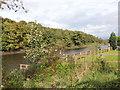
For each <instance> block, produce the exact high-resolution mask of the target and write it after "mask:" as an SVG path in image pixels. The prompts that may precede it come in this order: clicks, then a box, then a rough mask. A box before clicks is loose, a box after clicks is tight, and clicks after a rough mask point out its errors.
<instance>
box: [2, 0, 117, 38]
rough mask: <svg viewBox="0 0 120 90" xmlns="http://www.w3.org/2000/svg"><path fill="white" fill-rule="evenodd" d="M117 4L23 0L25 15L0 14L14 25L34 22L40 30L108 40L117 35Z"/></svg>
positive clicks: (88, 0) (110, 0)
mask: <svg viewBox="0 0 120 90" xmlns="http://www.w3.org/2000/svg"><path fill="white" fill-rule="evenodd" d="M118 1H119V0H23V2H24V6H25V7H26V8H27V9H29V11H28V13H25V12H24V11H22V10H21V11H18V12H14V11H10V10H8V9H7V8H6V9H4V10H1V11H0V16H2V17H4V18H10V19H12V20H15V21H20V20H25V21H27V22H28V21H35V20H36V21H37V22H38V23H40V24H42V25H43V26H47V27H52V28H60V29H69V30H78V31H84V32H85V33H88V34H92V35H94V36H97V37H99V38H103V39H108V38H109V34H110V33H111V32H115V33H116V34H118Z"/></svg>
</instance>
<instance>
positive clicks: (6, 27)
mask: <svg viewBox="0 0 120 90" xmlns="http://www.w3.org/2000/svg"><path fill="white" fill-rule="evenodd" d="M33 24H34V25H38V26H37V27H38V28H37V30H38V32H41V33H42V39H43V40H44V41H45V43H46V44H47V46H51V45H52V46H53V45H56V46H59V47H71V46H81V45H85V44H89V43H102V42H103V40H102V39H99V38H97V37H94V36H93V35H90V34H86V33H84V32H81V31H70V30H62V29H55V28H49V27H43V26H42V25H41V24H37V23H35V22H28V23H27V22H25V21H20V22H15V21H13V20H10V19H7V18H2V45H3V51H16V50H21V49H24V48H26V47H29V45H28V43H27V36H28V35H29V34H30V31H31V29H32V28H33Z"/></svg>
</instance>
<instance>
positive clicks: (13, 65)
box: [2, 45, 109, 73]
mask: <svg viewBox="0 0 120 90" xmlns="http://www.w3.org/2000/svg"><path fill="white" fill-rule="evenodd" d="M108 46H109V45H101V46H100V47H101V48H102V49H104V48H107V47H108ZM89 49H90V47H86V48H82V49H72V50H65V51H64V52H62V54H61V56H64V55H66V54H67V55H72V54H77V53H80V52H85V51H88V50H89ZM24 55H25V54H14V55H4V56H2V66H3V72H4V73H5V72H8V71H11V70H13V69H18V68H19V65H20V64H27V63H28V62H27V60H25V59H24V57H23V56H24Z"/></svg>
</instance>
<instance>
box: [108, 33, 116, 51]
mask: <svg viewBox="0 0 120 90" xmlns="http://www.w3.org/2000/svg"><path fill="white" fill-rule="evenodd" d="M109 43H110V46H111V47H112V49H113V50H115V49H116V48H117V38H116V35H115V33H114V32H112V33H111V35H110V38H109Z"/></svg>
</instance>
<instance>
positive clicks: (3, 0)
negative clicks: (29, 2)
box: [0, 0, 28, 13]
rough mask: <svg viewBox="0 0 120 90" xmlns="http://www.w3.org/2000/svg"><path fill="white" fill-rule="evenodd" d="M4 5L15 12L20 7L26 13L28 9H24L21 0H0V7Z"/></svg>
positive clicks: (2, 7)
mask: <svg viewBox="0 0 120 90" xmlns="http://www.w3.org/2000/svg"><path fill="white" fill-rule="evenodd" d="M5 6H6V7H7V8H8V9H9V10H14V11H15V12H17V11H18V10H20V9H22V10H24V11H25V12H26V13H27V11H28V10H26V9H25V7H24V5H23V2H22V1H21V0H0V9H5Z"/></svg>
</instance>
